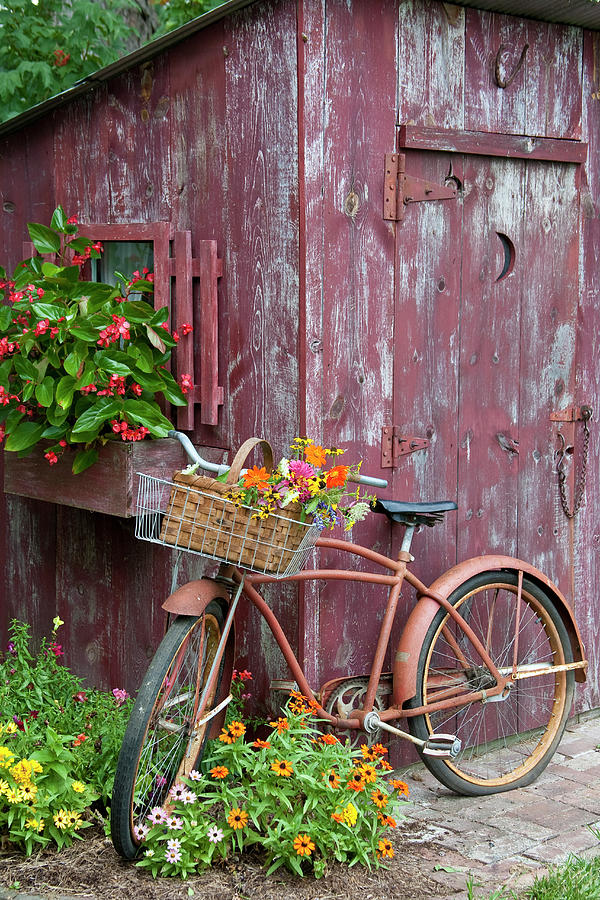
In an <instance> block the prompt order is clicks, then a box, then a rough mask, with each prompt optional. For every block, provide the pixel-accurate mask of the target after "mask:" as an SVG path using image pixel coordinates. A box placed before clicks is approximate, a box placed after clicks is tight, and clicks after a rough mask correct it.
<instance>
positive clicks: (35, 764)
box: [29, 759, 44, 773]
mask: <svg viewBox="0 0 600 900" xmlns="http://www.w3.org/2000/svg"><path fill="white" fill-rule="evenodd" d="M29 762H30V763H31V771H32V772H37V773H39V772H43V771H44V769H43V768H42V766H41V765H40V763H39V762H38V761H37V759H30V760H29Z"/></svg>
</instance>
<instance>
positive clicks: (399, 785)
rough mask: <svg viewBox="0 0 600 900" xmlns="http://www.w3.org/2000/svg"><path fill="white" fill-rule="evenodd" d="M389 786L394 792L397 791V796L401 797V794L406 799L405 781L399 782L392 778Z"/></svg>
mask: <svg viewBox="0 0 600 900" xmlns="http://www.w3.org/2000/svg"><path fill="white" fill-rule="evenodd" d="M390 784H391V786H392V787H393V788H394V790H395V791H398V796H399V797H401V796H402V795H403V794H404V796H405V797H408V793H409V791H408V785H407V783H406V782H405V781H399V779H398V778H394V779H393V780H392V781H390Z"/></svg>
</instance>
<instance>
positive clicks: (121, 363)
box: [94, 350, 132, 376]
mask: <svg viewBox="0 0 600 900" xmlns="http://www.w3.org/2000/svg"><path fill="white" fill-rule="evenodd" d="M94 362H95V363H96V365H97V366H98V368H99V369H104V371H105V372H110V374H111V375H125V376H126V375H131V371H132V366H131V359H130V357H129V356H128V355H127V354H126V353H123V352H122V351H120V350H99V351H98V352H97V353H95V354H94Z"/></svg>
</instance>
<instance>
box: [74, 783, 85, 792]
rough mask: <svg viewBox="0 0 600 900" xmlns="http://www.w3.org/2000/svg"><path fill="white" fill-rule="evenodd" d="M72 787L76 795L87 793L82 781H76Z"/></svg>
mask: <svg viewBox="0 0 600 900" xmlns="http://www.w3.org/2000/svg"><path fill="white" fill-rule="evenodd" d="M71 787H72V788H73V790H74V791H75V793H76V794H83V792H84V791H85V784H82V783H81V781H74V782H73V784H72V785H71Z"/></svg>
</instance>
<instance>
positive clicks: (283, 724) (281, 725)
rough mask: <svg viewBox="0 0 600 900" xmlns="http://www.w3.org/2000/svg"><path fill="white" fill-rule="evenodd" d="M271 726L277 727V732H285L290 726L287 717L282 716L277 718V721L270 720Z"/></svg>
mask: <svg viewBox="0 0 600 900" xmlns="http://www.w3.org/2000/svg"><path fill="white" fill-rule="evenodd" d="M269 725H270V726H271V728H276V729H277V734H283V732H284V731H287V730H288V728H289V727H290V726H289V724H288V720H287V719H282V718H281V716H279V718H278V719H277V721H276V722H269Z"/></svg>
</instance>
